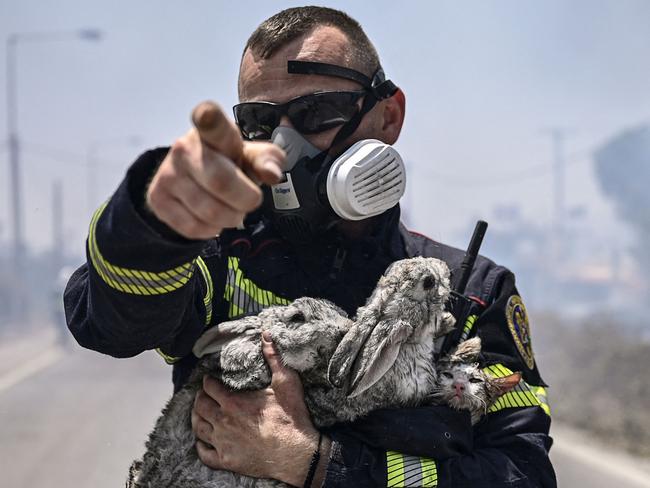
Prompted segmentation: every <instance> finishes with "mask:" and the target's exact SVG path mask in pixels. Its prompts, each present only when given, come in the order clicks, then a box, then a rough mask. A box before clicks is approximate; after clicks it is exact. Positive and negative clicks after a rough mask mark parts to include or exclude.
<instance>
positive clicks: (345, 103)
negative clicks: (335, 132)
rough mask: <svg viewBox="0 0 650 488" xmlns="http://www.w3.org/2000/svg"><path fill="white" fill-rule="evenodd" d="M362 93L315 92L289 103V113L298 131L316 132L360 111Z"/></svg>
mask: <svg viewBox="0 0 650 488" xmlns="http://www.w3.org/2000/svg"><path fill="white" fill-rule="evenodd" d="M360 97H361V93H356V92H331V93H315V94H313V95H306V96H304V97H300V98H297V99H296V100H293V101H292V103H290V104H289V107H288V108H287V115H288V116H289V120H291V123H292V124H293V126H294V127H295V128H296V130H297V131H298V132H302V133H303V134H315V133H318V132H322V131H325V130H328V129H331V128H333V127H338V126H339V125H342V124H345V123H346V122H348V121H349V120H350V119H351V118H352V117H354V115H355V114H356V113H357V111H358V107H357V104H356V101H357V100H358V99H359V98H360Z"/></svg>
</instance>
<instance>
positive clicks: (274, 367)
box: [262, 330, 302, 394]
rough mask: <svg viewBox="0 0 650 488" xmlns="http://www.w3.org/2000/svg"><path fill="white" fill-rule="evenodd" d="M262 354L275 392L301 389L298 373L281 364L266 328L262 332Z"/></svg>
mask: <svg viewBox="0 0 650 488" xmlns="http://www.w3.org/2000/svg"><path fill="white" fill-rule="evenodd" d="M262 354H263V355H264V359H266V362H267V364H268V365H269V368H270V369H271V388H273V390H274V391H275V392H276V393H280V394H281V393H282V391H283V390H293V391H296V390H302V382H301V381H300V377H299V376H298V373H296V372H295V371H294V370H293V369H291V368H288V367H287V366H285V365H284V364H282V358H281V357H280V355H279V354H278V350H277V349H276V347H275V345H274V344H273V339H272V338H271V333H270V332H269V331H267V330H265V331H263V332H262Z"/></svg>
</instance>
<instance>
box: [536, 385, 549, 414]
mask: <svg viewBox="0 0 650 488" xmlns="http://www.w3.org/2000/svg"><path fill="white" fill-rule="evenodd" d="M532 389H533V393H535V395H536V396H537V398H539V401H540V403H541V405H540V407H542V409H543V410H544V412H546V415H548V416H549V417H550V416H551V407H550V405H549V404H548V396H547V394H546V388H544V387H543V386H533V387H532Z"/></svg>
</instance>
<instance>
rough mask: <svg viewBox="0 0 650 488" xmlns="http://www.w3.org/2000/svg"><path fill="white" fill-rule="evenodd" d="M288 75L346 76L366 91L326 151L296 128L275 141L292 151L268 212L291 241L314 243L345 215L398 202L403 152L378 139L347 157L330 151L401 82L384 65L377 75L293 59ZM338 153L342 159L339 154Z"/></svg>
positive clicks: (363, 214)
mask: <svg viewBox="0 0 650 488" xmlns="http://www.w3.org/2000/svg"><path fill="white" fill-rule="evenodd" d="M287 69H288V73H290V74H303V75H321V76H334V77H337V78H344V79H347V80H352V81H355V82H357V83H359V84H360V85H361V86H362V87H363V89H364V90H365V91H366V95H365V96H364V98H363V101H362V104H361V108H360V109H359V110H358V112H356V114H355V115H354V116H353V117H352V118H351V119H349V120H348V121H347V122H345V123H344V124H343V125H342V126H341V127H340V129H339V131H338V132H337V134H336V136H335V137H334V140H333V141H332V143H331V144H330V146H329V147H328V148H327V149H325V150H324V151H321V150H320V149H318V148H316V147H315V146H313V145H312V144H311V143H310V142H309V141H307V140H306V139H305V138H304V137H303V136H302V135H301V134H300V133H299V132H297V131H296V130H294V129H292V128H291V127H283V126H280V127H277V128H276V129H275V130H274V131H273V135H272V137H271V140H272V141H273V142H274V143H275V144H278V145H279V146H280V147H282V148H283V149H284V150H285V151H286V153H287V166H286V167H285V173H284V180H283V181H281V182H280V183H278V184H277V185H273V186H271V187H264V191H265V192H266V195H265V198H264V211H265V214H266V215H267V216H268V217H269V218H270V219H271V220H272V221H273V224H274V226H275V228H276V229H277V230H278V232H279V233H280V234H281V235H282V236H283V237H284V238H285V239H287V240H289V241H292V242H294V243H309V242H311V241H313V239H314V237H315V236H317V235H319V234H322V233H323V232H324V231H326V230H327V229H328V228H330V227H331V226H332V225H333V224H334V223H336V222H337V221H339V220H341V219H346V220H361V219H364V218H368V217H371V216H373V215H378V214H380V213H382V212H384V211H385V210H387V209H388V208H391V207H393V206H395V205H396V204H397V202H398V201H399V198H400V197H401V195H402V194H403V193H404V189H405V184H406V178H405V172H404V165H403V162H402V160H401V158H400V156H399V154H398V153H397V152H396V151H395V150H394V149H393V148H392V147H391V146H388V145H386V144H383V143H381V142H380V141H377V140H374V139H367V140H362V141H359V142H357V143H355V144H354V145H353V146H352V147H350V148H349V149H347V150H346V151H345V152H344V153H343V154H341V155H332V154H330V151H331V150H332V148H334V147H336V146H337V145H338V144H340V143H341V142H343V141H345V140H346V139H347V138H348V137H349V136H351V135H352V134H353V133H354V132H355V131H356V130H357V128H358V127H359V124H360V123H361V121H362V119H363V117H364V116H365V115H366V114H367V113H368V112H370V110H372V108H373V107H374V106H375V105H376V104H377V102H379V101H380V100H384V99H386V98H390V97H392V96H393V95H394V94H395V93H396V92H397V90H398V88H397V86H395V84H394V83H393V82H392V81H390V80H386V79H385V75H384V72H383V70H382V69H381V68H380V69H378V70H377V71H376V72H375V74H374V75H373V77H372V78H369V77H367V76H366V75H364V74H363V73H361V72H359V71H356V70H353V69H350V68H345V67H342V66H336V65H332V64H327V63H319V62H313V61H289V62H288V67H287ZM336 156H338V157H336Z"/></svg>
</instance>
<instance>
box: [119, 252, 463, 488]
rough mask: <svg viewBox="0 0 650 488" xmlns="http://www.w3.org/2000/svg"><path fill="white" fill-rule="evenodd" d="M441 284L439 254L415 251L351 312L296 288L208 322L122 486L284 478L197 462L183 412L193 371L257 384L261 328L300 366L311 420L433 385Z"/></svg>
mask: <svg viewBox="0 0 650 488" xmlns="http://www.w3.org/2000/svg"><path fill="white" fill-rule="evenodd" d="M449 292H450V286H449V269H448V268H447V266H446V264H445V263H444V262H442V261H440V260H437V259H434V258H422V257H417V258H411V259H406V260H402V261H397V262H395V263H393V264H392V265H391V266H390V267H389V269H388V270H387V271H386V273H385V274H384V276H382V278H381V279H380V280H379V283H378V284H377V287H376V289H375V290H374V292H373V294H372V295H371V297H370V298H369V299H368V302H367V304H366V305H365V306H363V307H360V308H359V309H358V311H357V318H356V320H355V321H352V320H350V319H349V318H348V317H347V316H346V314H345V312H343V311H342V310H341V309H340V308H338V307H336V306H335V305H333V304H332V303H330V302H328V301H326V300H321V299H314V298H307V297H306V298H299V299H297V300H295V301H294V302H292V303H291V304H290V305H287V306H274V307H269V308H267V309H265V310H263V311H262V312H260V313H259V314H258V315H256V316H248V317H244V318H241V319H239V320H234V321H230V322H224V323H222V324H219V325H218V326H217V327H214V328H212V329H209V330H208V331H207V332H206V333H205V334H204V335H203V336H202V337H201V338H200V339H199V340H198V341H197V343H196V345H195V347H194V350H193V351H194V353H195V355H196V356H197V357H199V358H201V359H200V361H199V363H198V365H197V367H196V369H195V370H194V371H193V373H192V375H191V377H190V380H189V382H188V383H187V385H186V386H185V387H184V388H183V389H181V390H180V391H179V392H178V393H176V394H175V395H174V396H173V397H172V399H171V400H170V401H169V402H168V404H167V406H166V407H165V409H164V410H163V413H162V415H161V417H160V418H159V419H158V421H157V423H156V426H155V428H154V430H153V432H152V433H151V434H150V436H149V440H148V441H147V445H146V447H147V452H146V453H145V455H144V457H143V458H142V460H141V461H136V462H134V464H133V465H132V467H131V475H130V479H129V482H127V487H128V488H145V487H146V488H154V487H155V488H175V487H178V488H180V487H183V488H198V487H205V488H217V487H234V486H238V487H240V486H241V487H245V486H255V487H272V486H273V487H276V486H286V485H284V484H283V483H281V482H278V481H275V480H264V479H255V478H248V477H245V476H242V475H239V474H236V473H232V472H227V471H215V470H211V469H210V468H208V467H206V466H205V465H203V463H201V461H200V460H199V459H198V456H197V453H196V450H195V447H194V444H195V442H196V440H195V437H194V434H193V433H192V429H191V424H190V418H191V417H190V415H191V409H192V405H193V402H194V397H195V395H196V392H197V391H198V390H199V389H200V387H201V381H202V377H203V376H204V375H205V374H209V375H211V376H213V377H215V378H217V379H218V380H220V381H221V382H223V383H224V384H225V385H226V386H228V387H229V388H232V389H233V390H253V389H261V388H265V387H267V386H268V385H269V383H270V380H271V377H270V371H269V368H268V365H267V364H266V362H265V360H264V357H263V355H262V349H261V337H260V335H261V332H262V331H264V330H268V331H269V332H270V333H271V337H272V339H273V343H274V344H275V347H276V349H277V351H278V354H279V356H280V357H281V359H282V361H283V363H284V364H285V365H286V366H289V367H291V368H293V369H294V370H296V371H297V372H298V374H299V375H300V377H301V380H302V382H303V387H304V392H305V403H306V405H307V407H308V409H309V411H310V414H311V416H312V420H313V422H314V425H315V426H316V427H317V428H322V427H326V426H329V425H332V424H334V423H337V422H349V421H352V420H355V419H357V418H359V417H361V416H363V415H366V414H367V413H369V412H370V411H372V410H375V409H379V408H386V407H398V406H405V405H415V404H417V403H419V402H421V401H422V400H424V399H426V398H427V396H429V395H430V394H431V392H432V389H433V387H434V383H435V380H436V372H435V365H434V363H433V351H434V340H435V339H436V338H437V337H440V336H442V335H444V334H445V333H447V332H449V331H450V330H452V329H453V324H454V319H453V316H452V315H451V314H450V313H449V312H447V311H446V310H445V302H446V301H447V298H448V296H449Z"/></svg>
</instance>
